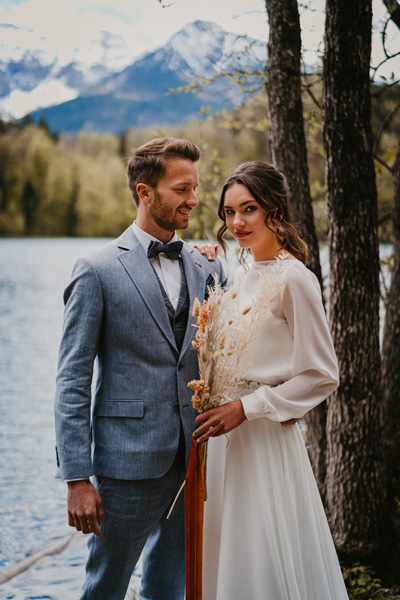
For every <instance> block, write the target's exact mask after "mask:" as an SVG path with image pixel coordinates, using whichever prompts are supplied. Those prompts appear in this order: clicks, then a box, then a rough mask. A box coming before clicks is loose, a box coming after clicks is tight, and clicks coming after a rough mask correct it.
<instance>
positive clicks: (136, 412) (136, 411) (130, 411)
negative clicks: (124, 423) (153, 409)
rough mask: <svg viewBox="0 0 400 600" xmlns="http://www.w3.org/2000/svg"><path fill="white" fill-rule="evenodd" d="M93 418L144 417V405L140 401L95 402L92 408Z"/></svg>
mask: <svg viewBox="0 0 400 600" xmlns="http://www.w3.org/2000/svg"><path fill="white" fill-rule="evenodd" d="M94 416H95V417H133V418H136V419H141V418H143V417H144V404H143V402H142V400H110V401H109V402H97V403H96V406H95V408H94Z"/></svg>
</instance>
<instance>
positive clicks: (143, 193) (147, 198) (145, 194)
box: [136, 183, 153, 204]
mask: <svg viewBox="0 0 400 600" xmlns="http://www.w3.org/2000/svg"><path fill="white" fill-rule="evenodd" d="M136 191H137V194H138V196H139V200H140V202H143V204H150V202H151V200H152V196H153V188H152V187H151V185H147V183H138V184H137V186H136Z"/></svg>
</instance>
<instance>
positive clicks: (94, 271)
mask: <svg viewBox="0 0 400 600" xmlns="http://www.w3.org/2000/svg"><path fill="white" fill-rule="evenodd" d="M199 157H200V150H199V148H198V147H197V146H195V145H194V144H191V143H190V142H188V141H186V140H176V139H172V138H161V139H155V140H152V141H151V142H148V143H147V144H145V145H144V146H142V147H140V148H138V149H137V150H136V151H135V152H133V155H132V156H131V158H130V160H129V163H128V185H129V188H130V191H131V193H132V196H133V199H134V201H135V203H136V205H137V218H136V221H135V223H134V224H133V225H132V226H130V227H129V228H128V229H127V230H126V231H125V232H124V233H123V234H122V235H121V236H120V237H119V238H118V239H117V240H115V241H113V242H111V243H110V244H108V245H107V246H105V248H103V249H102V250H100V251H98V252H95V253H93V254H92V255H90V256H88V257H86V258H83V259H80V260H79V261H78V262H77V263H76V265H75V267H74V271H73V276H72V281H71V283H70V284H69V286H68V287H67V289H66V291H65V294H64V301H65V320H64V330H63V337H62V341H61V347H60V358H59V371H58V376H57V391H56V404H55V417H56V438H57V448H56V449H57V461H58V466H59V472H58V476H59V477H61V478H63V479H65V480H67V481H68V522H69V525H71V526H73V527H76V529H77V530H78V531H83V532H84V533H93V534H94V535H92V536H91V537H90V539H89V543H88V546H89V558H88V562H87V565H86V579H85V582H84V587H83V594H82V597H81V598H82V599H90V600H96V599H99V600H100V599H101V600H111V599H113V600H116V599H123V598H125V594H126V590H127V587H128V584H129V580H130V577H131V574H132V571H133V569H134V567H135V565H136V563H137V560H138V558H139V556H140V554H141V552H142V550H143V548H144V547H145V548H144V560H143V573H142V582H141V591H140V599H141V600H150V599H151V600H178V599H182V598H183V596H184V578H185V566H184V516H183V494H182V495H181V496H180V497H179V499H178V502H177V504H176V506H175V507H174V509H173V511H172V515H171V517H170V518H169V519H168V520H167V519H166V514H167V513H168V510H169V508H170V506H171V504H172V501H173V499H174V498H175V496H176V494H177V492H178V490H179V488H180V486H181V484H182V481H183V479H184V476H185V471H186V467H187V464H188V459H189V452H190V444H191V438H192V433H193V430H194V429H195V417H196V413H195V411H194V410H193V408H192V405H191V394H192V393H191V391H190V389H189V388H188V387H187V383H188V382H189V381H190V380H191V379H194V378H196V377H197V376H198V370H197V355H196V352H194V351H193V349H192V348H191V340H192V337H193V333H194V331H195V329H194V327H193V325H194V323H195V319H194V317H193V316H191V313H190V306H191V305H192V304H193V301H194V299H195V297H198V298H199V300H200V302H201V301H202V300H203V297H204V294H205V291H206V283H207V282H208V283H209V282H210V278H211V277H212V275H213V274H217V275H218V277H219V279H220V280H221V278H222V275H223V273H222V268H221V265H220V263H219V261H216V262H208V261H207V260H205V259H204V258H203V257H202V255H201V254H200V253H199V252H197V250H194V249H193V248H191V247H190V246H189V245H187V244H182V242H181V241H180V240H179V238H178V236H177V235H176V233H175V230H176V229H184V228H186V227H187V226H188V223H189V218H190V212H191V210H192V209H193V208H195V207H196V206H197V204H198V200H197V197H196V188H197V185H198V172H197V167H196V162H197V160H198V159H199ZM165 245H167V246H165ZM96 357H97V361H98V375H97V381H96V389H95V394H94V400H93V406H91V405H92V402H91V383H92V375H93V363H94V360H95V358H96ZM92 475H94V484H95V485H93V484H92V483H91V482H90V480H89V477H90V476H92Z"/></svg>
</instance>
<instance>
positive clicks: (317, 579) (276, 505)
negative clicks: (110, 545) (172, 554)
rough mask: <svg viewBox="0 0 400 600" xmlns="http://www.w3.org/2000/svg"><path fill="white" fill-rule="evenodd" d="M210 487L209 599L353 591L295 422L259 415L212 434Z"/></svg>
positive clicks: (312, 596) (315, 598)
mask: <svg viewBox="0 0 400 600" xmlns="http://www.w3.org/2000/svg"><path fill="white" fill-rule="evenodd" d="M254 385H255V386H256V387H258V385H259V384H253V383H251V384H250V386H253V387H251V389H250V387H249V385H248V384H247V385H246V393H250V392H252V391H254V389H255V388H254ZM241 391H243V390H239V394H240V392H241ZM241 395H243V393H242V394H241ZM238 397H240V395H239V396H238ZM207 488H208V499H207V501H206V502H205V513H204V546H203V599H204V600H342V599H343V600H346V599H347V598H348V596H347V592H346V588H345V585H344V582H343V577H342V573H341V570H340V565H339V562H338V558H337V554H336V550H335V547H334V544H333V540H332V536H331V533H330V530H329V526H328V523H327V519H326V516H325V511H324V508H323V505H322V502H321V499H320V495H319V492H318V488H317V485H316V482H315V478H314V475H313V472H312V469H311V465H310V461H309V458H308V454H307V450H306V447H305V443H304V439H303V436H302V433H301V431H300V428H299V427H298V425H297V424H296V425H294V426H286V427H283V426H282V425H281V424H280V423H277V422H274V421H271V420H269V419H268V418H258V419H254V420H252V421H245V422H244V423H242V424H241V425H240V426H239V427H237V428H236V429H235V430H233V431H232V432H230V433H229V434H228V435H227V436H220V437H217V438H211V439H210V440H209V444H208V461H207Z"/></svg>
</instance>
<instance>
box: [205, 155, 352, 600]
mask: <svg viewBox="0 0 400 600" xmlns="http://www.w3.org/2000/svg"><path fill="white" fill-rule="evenodd" d="M218 214H219V216H220V218H221V219H222V221H223V225H222V227H221V228H220V230H219V233H218V240H219V242H220V243H221V245H222V246H223V247H225V243H224V240H223V238H222V235H223V233H224V232H225V231H226V230H227V229H228V230H229V231H230V232H231V233H232V235H233V236H234V238H235V239H236V240H237V241H238V243H239V245H240V247H241V248H242V249H243V251H247V252H249V253H251V254H252V256H253V259H254V262H253V263H252V264H250V265H248V266H245V265H242V267H240V268H239V269H238V271H237V273H236V275H235V286H236V288H237V290H238V296H239V298H240V300H241V301H242V302H243V305H248V303H249V299H251V298H254V297H255V296H256V294H257V290H258V281H259V277H260V274H261V273H263V272H264V271H265V269H272V268H274V265H275V264H276V257H280V258H282V259H283V260H282V261H280V265H281V266H280V269H281V270H282V271H281V276H282V289H281V291H280V293H278V294H277V295H276V297H275V298H274V299H273V302H272V305H271V312H270V314H269V315H268V316H267V317H266V319H265V321H264V322H263V324H262V327H261V328H260V334H259V335H258V337H257V338H256V340H255V341H254V342H253V343H252V345H251V348H250V350H249V352H248V355H249V356H248V357H247V358H250V359H251V366H250V368H249V370H248V372H247V376H246V377H247V379H246V383H244V384H242V385H241V386H240V387H239V389H238V391H237V393H236V395H235V396H234V398H232V399H231V401H230V402H226V403H225V404H222V405H220V406H218V407H217V408H214V409H211V410H209V411H207V412H205V413H203V414H201V415H199V416H198V417H197V419H196V423H197V425H198V429H197V430H196V431H195V433H194V435H195V437H196V438H197V441H198V442H202V441H205V440H206V439H209V444H208V463H207V465H208V467H207V468H208V473H207V485H208V500H207V502H206V503H205V515H204V549H203V598H204V600H342V599H346V598H347V593H346V589H345V586H344V583H343V578H342V574H341V571H340V566H339V563H338V559H337V556H336V552H335V548H334V545H333V541H332V538H331V534H330V531H329V527H328V524H327V520H326V517H325V513H324V509H323V506H322V503H321V500H320V497H319V493H318V489H317V486H316V483H315V479H314V476H313V473H312V470H311V466H310V463H309V460H308V456H307V451H306V448H305V445H304V441H303V438H302V434H301V431H300V429H299V427H298V425H297V424H294V425H293V423H296V421H297V420H298V419H299V418H301V417H303V415H304V414H305V413H306V412H307V411H309V410H310V409H312V408H313V407H315V406H316V405H317V404H319V403H320V402H322V401H323V400H325V399H326V398H327V396H328V395H329V394H331V393H332V392H333V391H334V390H335V389H336V388H337V386H338V368H337V361H336V356H335V352H334V349H333V345H332V341H331V338H330V334H329V329H328V326H327V322H326V317H325V313H324V309H323V306H322V301H321V290H320V287H319V284H318V281H317V279H316V277H315V276H314V275H313V274H312V273H311V271H309V270H308V269H307V268H306V267H305V262H306V257H307V247H306V244H305V243H304V242H303V241H302V240H301V239H300V237H299V235H298V234H297V232H296V229H295V227H294V226H293V225H292V224H291V218H290V214H289V206H288V188H287V184H286V180H285V178H284V177H283V175H282V174H281V173H279V171H277V170H276V169H275V168H274V167H273V166H271V165H269V164H267V163H264V162H258V161H255V162H248V163H244V164H243V165H240V166H239V167H238V168H237V169H236V171H235V172H234V173H233V174H232V175H231V176H230V177H229V178H228V180H227V181H226V183H225V185H224V187H223V190H222V194H221V200H220V205H219V210H218ZM242 258H243V257H242ZM282 423H284V424H285V425H287V426H282ZM225 434H227V435H225Z"/></svg>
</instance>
